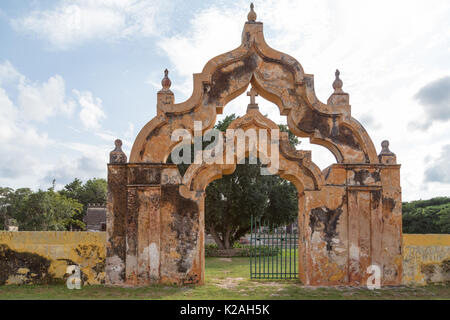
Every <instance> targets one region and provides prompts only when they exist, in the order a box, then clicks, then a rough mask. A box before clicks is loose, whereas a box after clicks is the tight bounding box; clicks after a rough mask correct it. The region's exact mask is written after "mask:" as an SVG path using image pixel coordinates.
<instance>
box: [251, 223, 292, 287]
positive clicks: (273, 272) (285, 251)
mask: <svg viewBox="0 0 450 320" xmlns="http://www.w3.org/2000/svg"><path fill="white" fill-rule="evenodd" d="M297 248H298V234H297V231H296V230H295V228H294V227H292V225H291V226H290V227H289V226H283V227H279V226H275V225H271V224H269V223H264V222H261V221H260V220H257V219H254V218H253V216H252V217H251V233H250V278H251V279H294V278H298V261H297V258H298V257H297Z"/></svg>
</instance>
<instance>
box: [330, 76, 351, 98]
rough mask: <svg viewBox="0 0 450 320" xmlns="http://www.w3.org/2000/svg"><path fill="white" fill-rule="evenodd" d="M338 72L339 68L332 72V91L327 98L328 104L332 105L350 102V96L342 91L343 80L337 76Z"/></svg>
mask: <svg viewBox="0 0 450 320" xmlns="http://www.w3.org/2000/svg"><path fill="white" fill-rule="evenodd" d="M340 74H341V73H340V72H339V70H338V69H336V72H335V74H334V75H335V76H336V78H335V79H334V81H333V89H334V92H333V94H332V95H331V96H330V97H329V98H328V102H327V103H328V104H329V105H332V106H340V105H348V104H349V102H350V97H349V95H348V93H345V92H344V91H342V85H343V82H342V80H341V78H339V76H340Z"/></svg>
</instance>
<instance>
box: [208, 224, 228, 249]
mask: <svg viewBox="0 0 450 320" xmlns="http://www.w3.org/2000/svg"><path fill="white" fill-rule="evenodd" d="M209 232H210V233H211V236H212V237H213V238H214V241H215V242H216V244H217V246H218V247H219V249H221V250H224V249H225V246H224V242H223V240H222V239H220V236H219V233H218V232H217V231H216V229H214V227H209Z"/></svg>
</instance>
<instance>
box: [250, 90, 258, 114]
mask: <svg viewBox="0 0 450 320" xmlns="http://www.w3.org/2000/svg"><path fill="white" fill-rule="evenodd" d="M247 96H249V97H250V103H249V104H248V106H247V111H248V110H249V109H259V107H258V104H257V103H256V99H255V98H256V97H257V96H258V92H256V90H255V88H253V87H252V88H251V89H250V91H249V92H247Z"/></svg>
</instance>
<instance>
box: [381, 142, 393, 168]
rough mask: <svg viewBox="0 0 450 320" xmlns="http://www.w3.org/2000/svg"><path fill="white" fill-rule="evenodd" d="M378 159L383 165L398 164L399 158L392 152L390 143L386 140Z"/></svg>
mask: <svg viewBox="0 0 450 320" xmlns="http://www.w3.org/2000/svg"><path fill="white" fill-rule="evenodd" d="M378 159H379V160H380V162H381V163H383V164H396V163H397V156H396V155H395V153H393V152H392V151H391V150H389V141H387V140H384V141H383V142H381V152H380V154H379V155H378Z"/></svg>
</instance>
